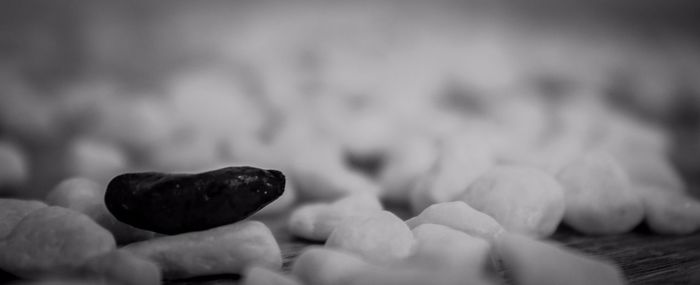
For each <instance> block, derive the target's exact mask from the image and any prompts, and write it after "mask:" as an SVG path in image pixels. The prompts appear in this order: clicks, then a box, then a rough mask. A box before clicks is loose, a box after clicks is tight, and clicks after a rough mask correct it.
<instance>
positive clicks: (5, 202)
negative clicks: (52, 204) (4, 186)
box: [0, 199, 48, 239]
mask: <svg viewBox="0 0 700 285" xmlns="http://www.w3.org/2000/svg"><path fill="white" fill-rule="evenodd" d="M47 206H48V205H46V204H45V203H44V202H41V201H34V200H19V199H0V239H1V238H4V237H5V236H7V235H8V234H10V232H12V229H14V228H15V226H17V223H19V222H20V221H21V220H22V219H24V217H26V216H27V215H29V214H30V213H32V212H34V211H36V210H39V209H41V208H45V207H47Z"/></svg>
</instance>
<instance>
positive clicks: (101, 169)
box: [66, 137, 129, 183]
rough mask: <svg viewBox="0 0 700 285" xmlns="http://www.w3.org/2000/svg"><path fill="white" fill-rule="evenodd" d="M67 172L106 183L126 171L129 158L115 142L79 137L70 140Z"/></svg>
mask: <svg viewBox="0 0 700 285" xmlns="http://www.w3.org/2000/svg"><path fill="white" fill-rule="evenodd" d="M66 164H67V168H68V169H67V172H68V175H70V176H82V177H86V178H90V179H93V180H95V181H98V182H104V183H106V182H107V181H109V179H111V178H112V177H114V176H116V175H118V174H120V173H122V172H124V171H125V170H126V169H127V167H128V165H129V160H128V158H127V155H126V153H125V152H124V150H122V149H121V148H120V147H118V146H117V145H115V144H112V143H109V142H106V141H102V140H99V139H95V138H88V137H79V138H75V139H73V141H71V142H70V145H69V146H68V150H67V158H66Z"/></svg>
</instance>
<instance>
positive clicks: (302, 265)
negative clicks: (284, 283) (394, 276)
mask: <svg viewBox="0 0 700 285" xmlns="http://www.w3.org/2000/svg"><path fill="white" fill-rule="evenodd" d="M370 266H371V265H370V264H369V263H367V262H366V261H365V260H363V259H362V258H361V257H359V256H356V255H354V254H352V253H349V252H346V251H342V250H338V249H332V248H324V247H319V246H311V247H309V248H307V249H305V250H304V251H303V252H302V253H301V254H300V255H299V256H298V257H297V259H296V260H295V261H294V264H293V265H292V275H294V276H296V277H297V278H299V280H301V281H302V282H303V283H304V284H307V285H335V284H349V283H350V282H351V280H353V279H354V278H355V277H356V276H357V275H358V274H360V273H362V272H363V271H365V270H367V268H368V267H370Z"/></svg>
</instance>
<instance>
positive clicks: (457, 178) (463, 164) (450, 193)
mask: <svg viewBox="0 0 700 285" xmlns="http://www.w3.org/2000/svg"><path fill="white" fill-rule="evenodd" d="M493 164H494V157H493V153H492V150H491V148H490V147H489V145H488V144H487V143H486V142H485V141H482V140H481V139H480V138H479V137H477V136H473V135H455V136H451V137H448V138H446V139H443V140H442V141H441V142H440V143H439V146H438V157H437V160H436V163H435V164H434V165H433V166H432V167H431V168H430V170H429V171H428V172H426V173H424V174H423V175H422V176H421V177H420V178H419V181H418V182H417V183H416V185H415V188H413V190H412V191H411V208H412V209H413V211H414V213H419V212H420V211H423V209H425V208H426V207H428V206H430V205H432V204H435V203H442V202H448V201H453V200H454V199H455V198H456V197H457V196H458V195H459V194H460V193H462V192H464V190H466V189H467V187H469V185H471V183H472V182H474V180H476V179H477V178H478V177H479V176H480V175H482V174H483V173H485V172H486V171H487V170H488V169H490V168H491V167H492V166H493Z"/></svg>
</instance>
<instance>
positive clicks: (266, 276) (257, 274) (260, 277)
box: [241, 265, 301, 285]
mask: <svg viewBox="0 0 700 285" xmlns="http://www.w3.org/2000/svg"><path fill="white" fill-rule="evenodd" d="M241 284H243V285H301V283H300V282H299V280H297V279H296V278H295V277H293V276H291V275H286V274H283V273H281V272H279V271H275V270H272V269H269V268H267V267H261V266H255V265H254V266H250V267H248V268H246V269H245V270H244V271H243V282H242V283H241Z"/></svg>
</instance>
